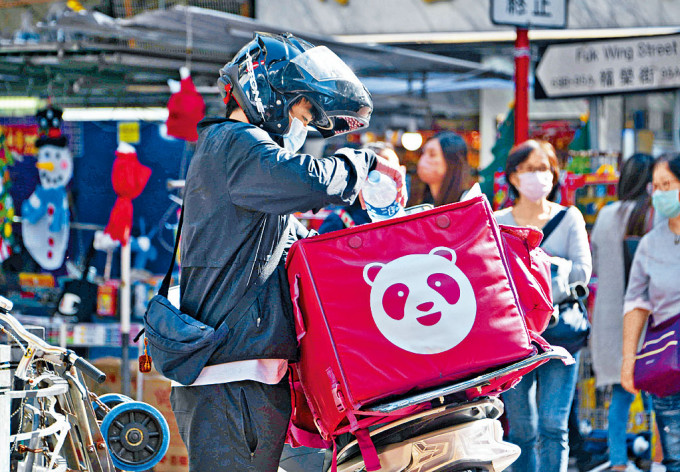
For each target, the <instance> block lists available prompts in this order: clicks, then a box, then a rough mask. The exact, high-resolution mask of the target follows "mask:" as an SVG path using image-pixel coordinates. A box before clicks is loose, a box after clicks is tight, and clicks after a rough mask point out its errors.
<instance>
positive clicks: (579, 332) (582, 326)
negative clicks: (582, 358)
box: [541, 208, 590, 354]
mask: <svg viewBox="0 0 680 472" xmlns="http://www.w3.org/2000/svg"><path fill="white" fill-rule="evenodd" d="M566 213H567V208H563V209H562V210H561V211H560V212H559V213H558V214H557V215H555V216H554V217H553V218H552V219H551V220H550V221H549V222H548V223H547V224H546V225H545V227H544V228H543V242H542V243H541V246H543V244H544V243H545V241H546V239H548V237H549V236H550V234H551V233H552V232H553V230H554V229H555V228H556V227H557V225H558V224H559V223H560V222H561V221H562V219H563V218H564V216H565V215H566ZM570 289H571V294H570V296H569V297H568V298H567V299H566V300H564V301H563V302H561V303H560V304H559V305H558V306H557V310H556V311H557V313H556V315H557V319H556V321H555V322H553V323H551V325H550V326H549V327H548V329H547V330H545V332H544V333H543V338H544V339H545V340H546V341H548V342H549V343H550V344H554V345H556V346H562V347H563V348H565V349H566V350H567V351H569V353H570V354H573V353H575V352H577V351H578V350H579V349H581V348H582V347H584V346H585V345H586V344H587V343H588V336H590V321H589V320H588V311H587V309H586V304H585V300H586V299H587V298H588V287H586V285H585V284H582V283H576V284H572V285H571V286H570Z"/></svg>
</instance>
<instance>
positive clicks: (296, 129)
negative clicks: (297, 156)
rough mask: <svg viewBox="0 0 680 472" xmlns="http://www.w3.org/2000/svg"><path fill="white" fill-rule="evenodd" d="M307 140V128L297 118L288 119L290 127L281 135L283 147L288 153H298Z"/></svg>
mask: <svg viewBox="0 0 680 472" xmlns="http://www.w3.org/2000/svg"><path fill="white" fill-rule="evenodd" d="M305 139H307V127H306V126H305V125H303V124H302V121H300V120H298V119H297V118H293V117H291V118H290V127H289V128H288V131H287V132H286V133H285V134H284V135H283V147H284V148H285V149H287V150H288V151H290V152H298V150H300V148H301V147H302V145H303V144H305Z"/></svg>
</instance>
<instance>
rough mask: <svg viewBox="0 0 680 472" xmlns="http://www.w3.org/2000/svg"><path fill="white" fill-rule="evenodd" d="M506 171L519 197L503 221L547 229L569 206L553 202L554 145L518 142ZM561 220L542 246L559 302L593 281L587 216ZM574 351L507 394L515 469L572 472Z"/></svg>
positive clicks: (572, 213) (573, 214)
mask: <svg viewBox="0 0 680 472" xmlns="http://www.w3.org/2000/svg"><path fill="white" fill-rule="evenodd" d="M505 175H506V176H507V179H508V183H509V185H510V192H511V195H512V196H516V197H517V198H516V200H515V203H514V206H512V207H510V208H506V209H503V210H500V211H498V212H496V220H497V221H498V222H499V223H501V224H506V225H513V226H534V227H537V228H543V227H544V226H545V225H546V224H547V223H548V222H549V221H550V220H551V219H552V218H553V217H555V216H556V215H558V214H560V213H561V212H562V210H563V209H564V207H563V206H561V205H559V204H557V203H553V202H552V201H551V199H552V198H553V197H554V195H555V194H556V193H557V191H558V179H559V164H558V162H557V158H556V156H555V151H554V149H553V147H552V146H551V145H550V144H549V143H539V142H538V141H535V140H528V141H525V142H524V143H522V144H519V145H517V146H515V147H514V148H513V149H511V151H510V154H509V156H508V159H507V163H506V167H505ZM560 218H561V221H560V222H559V223H558V224H557V226H555V228H554V230H553V231H552V233H551V234H550V235H549V236H548V238H546V239H545V240H544V242H543V245H542V247H543V249H544V250H545V251H546V253H548V254H549V255H550V256H552V262H553V265H554V266H555V267H556V268H558V270H557V274H558V275H557V276H553V301H554V302H555V304H560V303H562V302H564V301H566V300H567V298H569V284H570V283H574V282H583V283H588V280H589V279H590V272H591V257H590V249H589V246H588V235H587V233H586V226H585V221H584V220H583V216H582V215H581V213H580V212H579V211H578V210H577V209H576V208H573V207H572V208H568V209H565V212H564V213H562V216H561V217H560ZM549 329H550V328H548V330H549ZM546 333H547V331H546ZM572 354H573V355H574V356H575V357H576V358H577V362H575V363H574V364H572V365H568V366H565V365H564V364H563V363H561V362H554V361H552V362H548V363H546V364H544V365H542V366H541V367H539V368H537V369H535V370H533V371H532V372H530V373H529V374H527V375H525V376H524V378H523V379H522V381H521V382H520V383H519V384H517V386H516V387H515V388H513V389H510V390H508V391H507V392H505V393H504V394H503V401H504V403H505V406H506V408H505V411H506V414H507V416H508V422H509V425H510V432H509V439H510V441H511V442H513V443H515V444H517V445H518V446H519V447H520V449H521V450H522V453H521V454H520V456H519V458H518V459H517V461H516V462H515V463H514V464H513V470H514V471H515V472H537V471H539V470H540V471H546V472H547V471H550V472H566V470H567V465H568V461H569V441H568V435H569V428H568V419H569V411H570V409H571V403H572V399H573V396H574V390H575V388H576V380H577V374H578V352H572Z"/></svg>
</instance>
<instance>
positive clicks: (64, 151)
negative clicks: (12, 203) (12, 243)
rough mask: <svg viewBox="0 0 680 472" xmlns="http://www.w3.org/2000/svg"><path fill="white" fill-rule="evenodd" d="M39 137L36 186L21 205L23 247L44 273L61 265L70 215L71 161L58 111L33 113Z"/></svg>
mask: <svg viewBox="0 0 680 472" xmlns="http://www.w3.org/2000/svg"><path fill="white" fill-rule="evenodd" d="M37 117H38V127H39V131H40V137H39V138H38V141H37V142H36V147H37V148H38V162H37V163H36V167H37V168H38V176H39V178H40V184H39V185H38V186H37V187H36V189H35V191H34V192H33V194H32V195H31V196H30V197H29V198H28V200H25V201H24V202H23V203H22V205H21V227H22V236H23V240H24V246H26V249H27V250H28V252H29V254H30V255H31V257H32V258H33V259H34V260H35V261H36V262H37V263H38V265H40V267H42V268H43V269H45V270H56V269H58V268H59V267H61V265H62V264H63V262H64V255H65V254H66V248H67V247H68V239H69V220H70V212H69V207H68V200H67V198H66V185H67V184H68V183H69V181H70V180H71V177H72V176H73V158H72V156H71V152H70V151H69V149H68V147H67V140H66V137H65V136H63V135H62V134H61V128H60V127H61V110H58V109H54V108H47V109H45V110H41V111H39V112H38V114H37Z"/></svg>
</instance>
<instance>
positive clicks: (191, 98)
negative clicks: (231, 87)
mask: <svg viewBox="0 0 680 472" xmlns="http://www.w3.org/2000/svg"><path fill="white" fill-rule="evenodd" d="M179 74H180V77H181V79H182V80H181V81H180V83H179V90H178V91H177V90H174V88H175V87H174V86H173V85H172V83H173V82H174V83H175V84H176V83H177V82H176V81H172V82H170V81H168V82H169V84H168V85H170V87H171V91H172V92H173V94H172V95H171V96H170V100H169V101H168V121H167V122H166V125H167V127H168V135H169V136H173V137H175V138H179V139H183V140H185V141H191V142H196V141H197V140H198V131H197V130H196V125H198V122H199V121H201V120H202V119H203V117H204V116H205V103H204V102H203V98H202V97H201V95H200V94H199V93H198V92H197V91H196V87H195V86H194V82H193V81H192V80H191V75H190V72H189V69H187V68H186V67H181V68H180V70H179Z"/></svg>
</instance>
